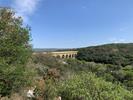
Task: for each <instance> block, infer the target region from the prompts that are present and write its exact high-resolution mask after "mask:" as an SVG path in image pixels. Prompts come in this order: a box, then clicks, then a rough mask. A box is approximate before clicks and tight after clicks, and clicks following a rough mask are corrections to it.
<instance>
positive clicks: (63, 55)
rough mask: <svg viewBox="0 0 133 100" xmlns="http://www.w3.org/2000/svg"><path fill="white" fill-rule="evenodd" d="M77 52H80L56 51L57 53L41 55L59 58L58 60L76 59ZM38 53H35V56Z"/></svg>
mask: <svg viewBox="0 0 133 100" xmlns="http://www.w3.org/2000/svg"><path fill="white" fill-rule="evenodd" d="M77 52H78V51H55V52H41V54H43V55H46V54H50V55H51V56H53V57H57V58H61V59H64V58H75V57H76V56H77ZM36 54H38V53H35V52H34V53H33V55H36Z"/></svg>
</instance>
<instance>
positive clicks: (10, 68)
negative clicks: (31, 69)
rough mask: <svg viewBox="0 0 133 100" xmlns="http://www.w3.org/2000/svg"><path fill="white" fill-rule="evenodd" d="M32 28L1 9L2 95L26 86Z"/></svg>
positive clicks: (0, 66) (10, 12) (5, 9)
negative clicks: (26, 66)
mask: <svg viewBox="0 0 133 100" xmlns="http://www.w3.org/2000/svg"><path fill="white" fill-rule="evenodd" d="M29 41H30V28H29V27H28V26H26V27H25V26H24V25H23V20H22V18H21V17H16V16H15V12H14V11H12V10H11V9H7V8H1V9H0V94H1V95H2V96H4V95H9V94H10V93H11V92H12V91H13V90H18V88H20V87H21V86H22V85H24V84H25V82H26V81H24V80H25V77H24V75H25V67H24V66H25V64H26V63H27V60H28V58H29V57H30V54H31V53H30V52H31V47H30V45H29Z"/></svg>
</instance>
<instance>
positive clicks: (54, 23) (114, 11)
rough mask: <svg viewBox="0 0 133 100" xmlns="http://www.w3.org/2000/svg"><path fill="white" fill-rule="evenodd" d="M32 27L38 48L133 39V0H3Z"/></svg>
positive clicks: (2, 3) (5, 4) (1, 2)
mask: <svg viewBox="0 0 133 100" xmlns="http://www.w3.org/2000/svg"><path fill="white" fill-rule="evenodd" d="M0 6H1V7H11V8H13V9H14V10H15V12H16V15H17V16H22V17H23V19H24V23H25V24H28V25H29V26H30V27H31V38H32V41H31V43H32V45H33V47H34V48H80V47H87V46H93V45H101V44H107V43H131V42H133V0H0Z"/></svg>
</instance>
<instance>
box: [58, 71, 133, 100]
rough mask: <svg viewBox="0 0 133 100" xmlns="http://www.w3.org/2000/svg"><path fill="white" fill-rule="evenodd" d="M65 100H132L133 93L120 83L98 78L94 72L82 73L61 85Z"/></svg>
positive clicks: (62, 95)
mask: <svg viewBox="0 0 133 100" xmlns="http://www.w3.org/2000/svg"><path fill="white" fill-rule="evenodd" d="M58 92H59V94H60V95H61V97H62V99H63V100H132V99H133V94H132V93H131V92H129V91H127V90H126V89H124V88H123V87H121V86H120V85H114V84H112V83H110V82H105V81H104V80H103V79H100V78H97V77H96V76H95V75H94V74H92V73H80V74H78V75H77V74H76V75H73V76H72V77H71V78H70V79H68V80H66V81H64V82H62V84H60V85H59V91H58Z"/></svg>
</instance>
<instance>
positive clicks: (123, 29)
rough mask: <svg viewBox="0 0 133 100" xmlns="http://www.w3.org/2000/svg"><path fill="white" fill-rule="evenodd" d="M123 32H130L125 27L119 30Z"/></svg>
mask: <svg viewBox="0 0 133 100" xmlns="http://www.w3.org/2000/svg"><path fill="white" fill-rule="evenodd" d="M119 30H120V31H121V32H124V31H127V30H128V27H123V28H120V29H119Z"/></svg>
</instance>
